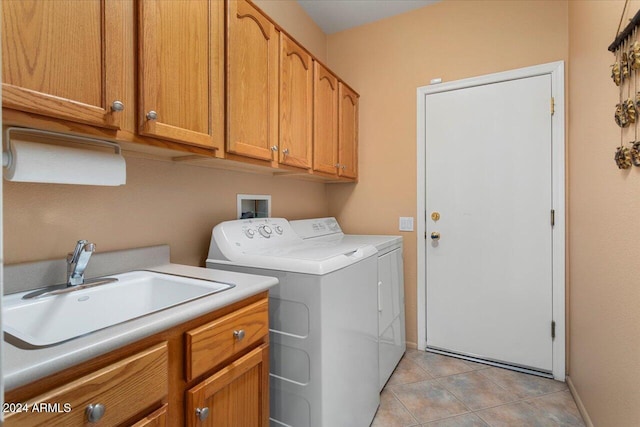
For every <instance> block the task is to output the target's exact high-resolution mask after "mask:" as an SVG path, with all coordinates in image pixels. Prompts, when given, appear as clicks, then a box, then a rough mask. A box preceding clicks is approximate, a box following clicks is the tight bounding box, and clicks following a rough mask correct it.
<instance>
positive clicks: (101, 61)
mask: <svg viewBox="0 0 640 427" xmlns="http://www.w3.org/2000/svg"><path fill="white" fill-rule="evenodd" d="M125 6H126V5H125V4H124V2H122V1H119V0H86V1H81V2H78V1H76V0H56V1H41V0H4V1H3V2H2V27H3V28H2V82H3V84H2V105H3V106H4V107H8V108H12V109H16V110H21V111H26V112H31V113H36V114H41V115H44V116H49V117H55V118H60V119H65V120H70V121H73V122H79V123H86V124H90V125H94V126H98V127H104V128H118V127H119V122H120V116H121V114H122V113H120V112H119V111H114V110H112V105H113V102H114V101H120V100H121V99H122V96H123V91H124V62H125V60H124V41H123V37H124V26H125V17H124V13H125ZM126 107H127V108H130V107H133V106H126ZM117 108H118V107H116V109H117Z"/></svg>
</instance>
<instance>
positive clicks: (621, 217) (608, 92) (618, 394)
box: [569, 0, 640, 427]
mask: <svg viewBox="0 0 640 427" xmlns="http://www.w3.org/2000/svg"><path fill="white" fill-rule="evenodd" d="M623 5H624V2H623V1H621V0H620V1H573V2H569V30H570V32H569V40H570V57H569V60H570V67H569V99H570V100H571V107H570V110H569V135H570V138H569V153H570V155H569V183H570V193H569V206H570V209H571V212H570V227H571V228H570V234H569V242H570V245H571V246H570V247H571V250H570V263H569V265H570V274H571V276H570V277H571V299H570V308H571V310H570V313H571V352H570V360H571V365H570V366H571V368H570V369H571V370H570V373H569V374H570V376H571V379H572V381H573V382H574V384H575V386H576V388H577V390H578V393H579V395H580V397H581V399H582V401H583V402H584V404H585V406H586V408H587V411H588V412H589V415H590V417H591V419H592V421H593V423H594V425H596V426H620V427H631V426H639V425H640V263H639V262H638V253H639V250H640V243H639V242H640V227H639V226H638V218H639V217H640V197H639V186H640V169H638V168H633V169H632V170H627V171H621V170H618V169H617V167H616V165H615V163H614V160H613V156H614V152H615V149H616V146H617V145H619V144H620V129H619V128H618V127H617V126H616V124H615V123H614V120H613V112H614V108H615V104H616V103H617V100H618V96H619V95H618V89H617V88H616V86H615V85H614V84H613V82H612V81H611V79H610V78H609V75H610V73H611V71H610V68H609V66H610V65H611V64H612V63H613V62H614V56H613V54H612V53H610V52H608V51H607V46H609V44H610V43H611V42H612V41H613V36H614V34H615V31H616V28H617V27H618V22H619V21H620V14H621V13H622V9H623ZM638 9H640V1H632V2H630V4H629V6H628V8H627V10H628V13H627V16H626V17H625V23H626V22H627V19H626V18H630V17H632V16H633V14H635V13H636V12H637V11H638ZM625 23H623V25H625ZM638 90H640V84H638ZM634 139H635V135H634V130H633V129H629V130H628V131H627V132H625V136H624V141H625V142H628V141H632V140H634ZM627 146H629V144H627Z"/></svg>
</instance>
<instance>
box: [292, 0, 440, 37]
mask: <svg viewBox="0 0 640 427" xmlns="http://www.w3.org/2000/svg"><path fill="white" fill-rule="evenodd" d="M437 1H439V0H298V3H300V5H301V6H302V7H303V8H304V10H306V11H307V13H308V14H309V16H311V18H312V19H313V20H314V21H315V22H316V24H318V25H319V26H320V28H322V31H324V32H325V33H326V34H333V33H337V32H338V31H343V30H346V29H349V28H352V27H357V26H358V25H363V24H367V23H369V22H374V21H378V20H380V19H383V18H388V17H389V16H394V15H398V14H400V13H404V12H408V11H410V10H413V9H418V8H420V7H424V6H427V5H429V4H432V3H436V2H437Z"/></svg>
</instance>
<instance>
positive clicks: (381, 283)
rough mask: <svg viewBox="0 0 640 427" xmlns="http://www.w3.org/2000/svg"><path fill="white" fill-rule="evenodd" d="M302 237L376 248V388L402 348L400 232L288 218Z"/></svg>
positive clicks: (395, 364)
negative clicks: (358, 230) (364, 231)
mask: <svg viewBox="0 0 640 427" xmlns="http://www.w3.org/2000/svg"><path fill="white" fill-rule="evenodd" d="M289 223H290V224H291V228H293V230H294V231H295V232H296V233H297V234H298V235H299V236H300V237H302V238H303V239H304V240H305V241H309V242H310V241H322V242H333V243H335V244H336V245H345V244H346V245H372V246H374V247H375V248H376V249H377V250H378V281H377V285H378V322H379V324H378V331H379V337H378V345H379V368H380V374H379V375H380V382H379V387H380V390H382V388H383V387H384V385H385V384H386V382H387V381H388V380H389V377H390V376H391V374H392V373H393V371H394V369H395V368H396V366H397V365H398V362H399V361H400V359H401V358H402V355H403V354H404V352H405V350H406V348H407V347H406V341H405V322H404V272H403V263H402V236H375V235H353V234H344V233H343V232H342V229H341V228H340V225H339V224H338V221H336V219H335V218H333V217H331V218H315V219H303V220H299V221H290V222H289Z"/></svg>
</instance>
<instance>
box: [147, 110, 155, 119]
mask: <svg viewBox="0 0 640 427" xmlns="http://www.w3.org/2000/svg"><path fill="white" fill-rule="evenodd" d="M157 119H158V113H156V112H155V111H153V110H151V111H149V112H148V113H147V120H157Z"/></svg>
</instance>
